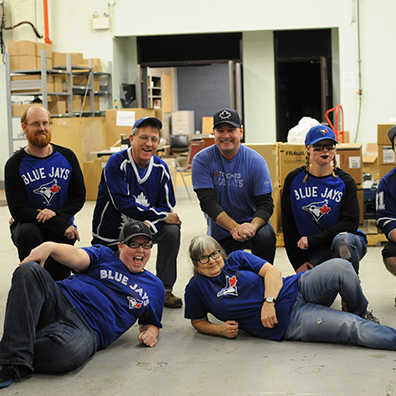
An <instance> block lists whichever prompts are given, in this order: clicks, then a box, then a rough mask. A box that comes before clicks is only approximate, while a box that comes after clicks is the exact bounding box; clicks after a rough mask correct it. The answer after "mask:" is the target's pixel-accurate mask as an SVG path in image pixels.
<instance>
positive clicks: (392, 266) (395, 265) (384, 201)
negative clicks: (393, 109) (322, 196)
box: [376, 125, 396, 276]
mask: <svg viewBox="0 0 396 396" xmlns="http://www.w3.org/2000/svg"><path fill="white" fill-rule="evenodd" d="M395 135H396V125H395V126H394V127H393V128H391V129H390V130H389V131H388V138H389V140H390V142H391V143H392V149H393V151H394V150H395ZM395 186H396V168H393V169H392V170H391V171H389V172H388V173H387V174H386V175H385V176H384V177H383V178H382V179H381V180H380V182H379V184H378V189H377V194H376V209H377V225H378V227H379V228H380V229H381V230H382V231H383V232H384V234H385V236H386V237H387V238H388V242H387V243H386V245H385V247H384V248H383V249H382V258H383V260H384V264H385V267H386V268H387V270H388V271H389V272H390V273H391V274H392V275H395V276H396V187H395Z"/></svg>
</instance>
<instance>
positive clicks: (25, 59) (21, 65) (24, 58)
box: [10, 55, 40, 71]
mask: <svg viewBox="0 0 396 396" xmlns="http://www.w3.org/2000/svg"><path fill="white" fill-rule="evenodd" d="M38 68H40V62H39V59H38V58H37V57H36V56H33V55H17V56H10V69H11V71H12V70H37V69H38Z"/></svg>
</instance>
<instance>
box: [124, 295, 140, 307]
mask: <svg viewBox="0 0 396 396" xmlns="http://www.w3.org/2000/svg"><path fill="white" fill-rule="evenodd" d="M127 299H128V302H129V309H134V308H137V309H139V308H142V306H143V302H142V301H139V300H138V299H137V298H135V297H131V296H127Z"/></svg>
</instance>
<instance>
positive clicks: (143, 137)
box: [136, 135, 160, 144]
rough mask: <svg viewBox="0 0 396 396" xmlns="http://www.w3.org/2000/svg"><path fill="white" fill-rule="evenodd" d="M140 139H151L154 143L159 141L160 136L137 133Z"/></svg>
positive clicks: (144, 140) (145, 140)
mask: <svg viewBox="0 0 396 396" xmlns="http://www.w3.org/2000/svg"><path fill="white" fill-rule="evenodd" d="M136 136H137V137H138V138H139V139H141V140H143V142H148V141H149V140H150V139H151V142H152V143H153V144H156V143H159V141H160V140H159V138H157V137H155V136H151V137H150V136H146V135H136Z"/></svg>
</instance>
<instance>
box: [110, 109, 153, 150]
mask: <svg viewBox="0 0 396 396" xmlns="http://www.w3.org/2000/svg"><path fill="white" fill-rule="evenodd" d="M142 117H156V112H155V110H154V109H142V108H133V109H112V110H106V128H107V144H106V147H110V146H112V145H113V144H114V143H115V142H117V141H118V140H119V139H120V136H121V135H123V134H125V135H127V136H129V135H130V134H131V131H132V126H133V124H134V123H135V121H137V120H138V119H139V118H142Z"/></svg>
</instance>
